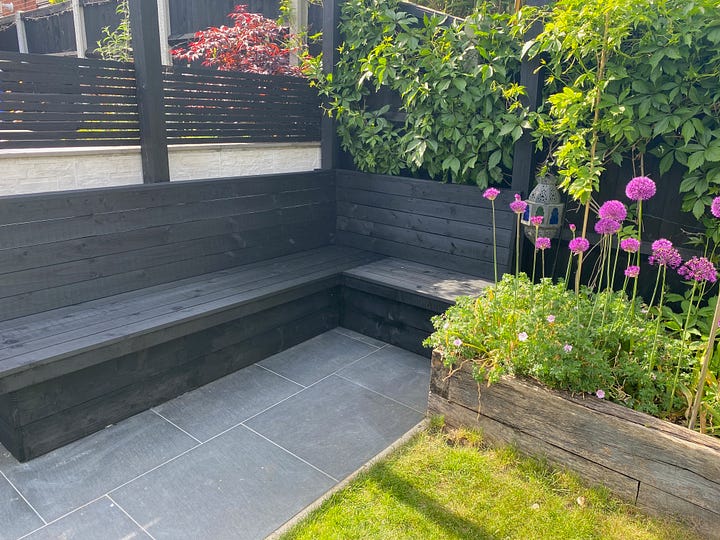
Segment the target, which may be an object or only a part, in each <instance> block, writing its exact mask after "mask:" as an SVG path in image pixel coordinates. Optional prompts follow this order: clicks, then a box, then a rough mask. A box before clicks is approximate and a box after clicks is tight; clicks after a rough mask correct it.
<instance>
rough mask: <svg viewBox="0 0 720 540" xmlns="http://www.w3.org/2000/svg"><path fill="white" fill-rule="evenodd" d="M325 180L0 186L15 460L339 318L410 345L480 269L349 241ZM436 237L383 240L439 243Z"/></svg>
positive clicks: (1, 434) (2, 317) (1, 286)
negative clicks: (61, 188)
mask: <svg viewBox="0 0 720 540" xmlns="http://www.w3.org/2000/svg"><path fill="white" fill-rule="evenodd" d="M341 176H342V175H340V176H338V178H340V177H341ZM343 181H344V180H343ZM413 182H420V184H418V185H421V184H422V181H413ZM335 183H336V174H335V173H334V172H331V171H326V172H319V171H318V172H313V173H303V174H290V175H273V176H263V177H247V178H238V179H227V180H213V181H200V182H181V183H171V184H165V185H149V186H133V187H121V188H108V189H99V190H87V191H78V192H67V193H54V194H46V195H37V196H22V197H4V198H0V302H1V304H0V305H2V311H0V442H2V443H3V444H4V445H5V446H6V448H7V449H8V450H10V451H11V452H12V453H13V454H14V455H15V456H16V457H17V458H18V459H20V460H26V459H30V458H32V457H35V456H38V455H40V454H42V453H45V452H47V451H49V450H52V449H54V448H56V447H58V446H61V445H63V444H65V443H67V442H70V441H72V440H75V439H77V438H79V437H82V436H84V435H86V434H89V433H92V432H94V431H97V430H99V429H102V428H104V427H105V426H107V425H109V424H112V423H114V422H116V421H118V420H121V419H123V418H126V417H128V416H130V415H132V414H135V413H137V412H139V411H142V410H145V409H147V408H149V407H151V406H153V405H156V404H158V403H160V402H162V401H165V400H167V399H170V398H172V397H174V396H177V395H179V394H181V393H183V392H185V391H187V390H189V389H192V388H196V387H198V386H200V385H202V384H205V383H207V382H210V381H212V380H214V379H216V378H218V377H221V376H223V375H225V374H227V373H230V372H232V371H235V370H237V369H239V368H241V367H244V366H246V365H248V364H251V363H253V362H256V361H258V360H260V359H262V358H265V357H267V356H269V355H271V354H274V353H276V352H279V351H280V350H283V349H285V348H287V347H290V346H292V345H295V344H297V343H300V342H302V341H305V340H306V339H309V338H311V337H313V336H315V335H318V334H320V333H322V332H324V331H326V330H329V329H331V328H333V327H335V326H337V325H338V324H342V325H344V326H347V327H349V328H351V329H354V330H358V331H360V332H364V333H366V334H368V335H372V336H374V337H378V338H380V339H384V340H385V341H389V342H391V343H395V344H398V345H400V346H403V347H405V348H408V349H410V350H414V351H417V352H425V353H426V351H422V349H421V347H420V342H421V341H422V339H424V337H426V336H427V335H428V333H429V332H430V329H431V328H430V324H429V317H430V316H431V315H433V314H436V313H439V312H441V311H443V310H444V309H445V308H446V307H447V306H449V305H450V304H451V303H452V301H453V299H454V298H455V297H456V296H457V295H458V294H473V293H476V292H477V291H478V290H479V289H480V288H481V287H482V286H484V284H485V282H483V281H482V280H478V279H476V278H474V277H473V276H470V275H466V274H459V273H451V272H449V271H447V270H444V269H442V268H439V267H438V264H439V262H441V261H439V260H433V261H430V262H433V263H435V265H434V266H432V267H431V266H427V265H425V264H421V263H418V262H413V261H412V260H403V259H397V258H388V257H386V256H385V255H387V254H388V250H384V249H383V246H372V245H368V246H361V245H355V246H353V245H348V244H353V243H355V244H357V239H356V240H354V241H352V242H351V241H347V238H343V235H344V229H345V228H346V224H347V221H346V219H347V216H346V215H345V214H347V213H348V211H359V209H360V207H361V206H365V205H358V204H356V203H354V202H352V201H350V200H348V197H347V196H346V195H345V194H343V193H342V192H341V190H338V197H339V199H340V200H341V201H342V204H340V205H338V210H340V209H341V208H342V211H343V212H344V213H345V214H340V213H338V214H337V215H336V189H335ZM378 185H379V184H377V183H376V187H375V188H374V189H379V187H377V186H378ZM408 185H409V184H408ZM422 185H424V184H422ZM394 189H396V187H395V188H394ZM423 189H427V188H425V187H423ZM477 191H479V190H476V189H475V190H474V192H477ZM474 192H473V193H474ZM365 202H367V201H365ZM395 202H397V201H395ZM384 204H386V205H387V203H384ZM393 204H394V203H393ZM439 207H440V206H439V205H438V208H439ZM385 210H387V209H385ZM385 210H383V209H376V211H377V212H379V213H378V214H377V215H382V214H383V212H385ZM486 210H487V209H486ZM438 211H441V210H438ZM392 212H393V213H394V214H395V215H396V216H399V215H400V214H399V213H397V212H395V210H392ZM428 217H432V216H428ZM485 218H487V214H486V215H485ZM478 219H480V218H478ZM431 221H432V220H431ZM446 221H447V224H449V225H452V223H451V222H452V221H453V220H446ZM366 223H369V222H366ZM336 224H337V225H338V229H339V230H338V231H337V232H336ZM435 225H437V223H436V222H434V221H433V222H432V224H431V225H423V224H422V220H420V221H415V222H414V223H413V224H412V227H414V229H412V228H410V229H408V230H411V231H412V230H414V231H415V233H417V238H420V240H419V242H424V240H422V236H423V233H422V231H419V229H418V227H425V228H427V227H428V226H435ZM364 226H365V227H367V225H364ZM395 227H396V228H400V227H398V226H395ZM366 233H367V234H365V236H366V237H367V239H368V241H370V242H376V241H377V240H378V237H377V235H376V233H375V231H373V230H367V231H366ZM382 234H387V231H386V230H383V231H382ZM483 234H484V233H483ZM336 235H337V241H336V238H335V237H336ZM403 238H405V237H403ZM448 238H451V237H450V236H448ZM435 242H436V248H432V249H430V248H427V246H426V247H422V248H420V249H421V250H424V251H421V252H418V253H415V252H413V250H414V249H416V248H417V246H416V247H413V246H412V242H407V241H406V240H405V239H403V240H402V241H401V242H400V243H399V244H398V246H407V249H406V251H408V250H410V251H408V252H407V253H403V252H402V250H401V249H400V248H399V247H396V248H394V251H397V253H395V254H396V255H399V256H403V255H406V256H408V258H409V259H412V258H416V259H417V258H419V257H418V256H417V255H421V256H422V257H429V256H430V255H431V254H432V253H431V252H432V251H433V249H439V248H438V246H440V247H442V248H443V249H449V248H447V247H443V246H442V245H441V244H442V243H438V242H437V240H435ZM478 244H479V245H480V244H482V245H483V246H485V244H483V243H482V242H478ZM368 248H370V249H368ZM465 252H467V253H469V251H468V249H467V246H465ZM481 252H482V253H485V252H486V246H485V247H483V248H482V250H481V249H480V248H478V251H477V253H481ZM447 255H452V254H451V253H447ZM459 256H460V255H457V256H455V257H459ZM482 256H485V255H482ZM463 257H464V255H463ZM467 258H468V263H469V261H470V260H471V259H470V258H469V257H467ZM450 259H451V260H450V264H456V263H457V262H458V260H456V259H453V257H450ZM426 354H427V353H426Z"/></svg>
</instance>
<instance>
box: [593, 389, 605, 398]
mask: <svg viewBox="0 0 720 540" xmlns="http://www.w3.org/2000/svg"><path fill="white" fill-rule="evenodd" d="M595 395H596V396H597V397H599V398H600V399H605V390H603V389H602V388H600V389H598V390H595Z"/></svg>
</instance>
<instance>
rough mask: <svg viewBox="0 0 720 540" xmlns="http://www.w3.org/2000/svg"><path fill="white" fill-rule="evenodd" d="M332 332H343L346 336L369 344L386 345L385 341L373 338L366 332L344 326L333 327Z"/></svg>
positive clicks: (375, 345)
mask: <svg viewBox="0 0 720 540" xmlns="http://www.w3.org/2000/svg"><path fill="white" fill-rule="evenodd" d="M332 332H337V333H338V334H342V335H344V336H347V337H350V338H353V339H357V340H358V341H362V342H363V343H367V344H368V345H372V346H374V347H384V346H385V345H386V344H385V342H384V341H380V340H379V339H375V338H371V337H370V336H366V335H365V334H361V333H359V332H355V330H350V329H349V328H344V327H342V326H338V327H337V328H333V329H332Z"/></svg>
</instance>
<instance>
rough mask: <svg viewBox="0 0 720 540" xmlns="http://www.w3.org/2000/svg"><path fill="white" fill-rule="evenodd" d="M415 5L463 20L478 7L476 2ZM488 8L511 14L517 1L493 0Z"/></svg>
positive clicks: (421, 0)
mask: <svg viewBox="0 0 720 540" xmlns="http://www.w3.org/2000/svg"><path fill="white" fill-rule="evenodd" d="M413 3H414V4H418V5H421V6H425V7H428V8H430V9H434V10H435V11H441V12H443V13H448V14H450V15H453V16H455V17H463V18H464V17H467V16H469V15H471V14H472V12H473V11H475V7H476V6H477V2H476V1H475V0H417V1H415V2H413ZM488 6H489V7H490V8H491V9H493V10H494V11H497V12H500V13H502V12H505V13H511V12H512V11H513V9H514V7H515V0H493V1H491V2H488Z"/></svg>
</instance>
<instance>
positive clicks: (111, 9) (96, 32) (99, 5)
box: [83, 0, 120, 54]
mask: <svg viewBox="0 0 720 540" xmlns="http://www.w3.org/2000/svg"><path fill="white" fill-rule="evenodd" d="M83 6H84V17H85V35H86V36H87V44H88V50H87V51H86V52H87V54H95V53H94V51H95V49H97V46H98V41H100V40H101V39H102V38H103V37H104V34H103V28H105V27H107V28H108V30H109V31H110V32H112V31H113V30H115V29H116V28H117V27H118V25H119V24H120V15H118V13H117V12H116V11H117V2H116V1H114V0H103V1H100V2H98V1H94V0H83Z"/></svg>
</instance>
